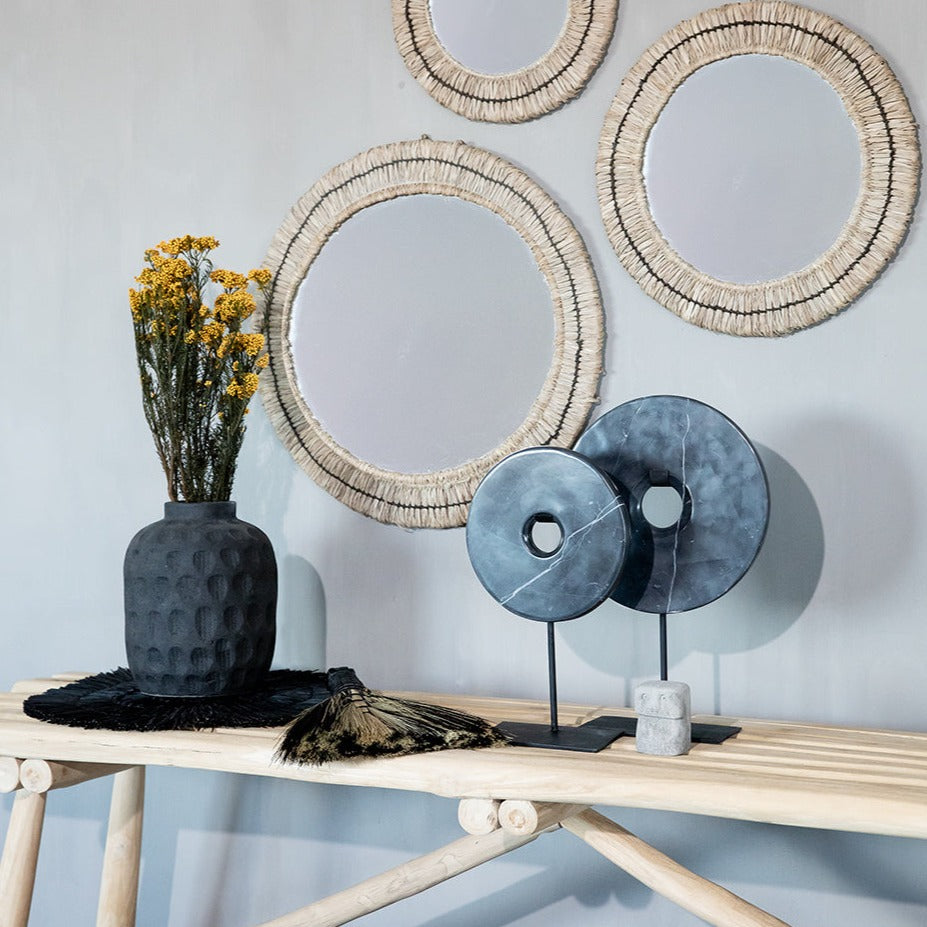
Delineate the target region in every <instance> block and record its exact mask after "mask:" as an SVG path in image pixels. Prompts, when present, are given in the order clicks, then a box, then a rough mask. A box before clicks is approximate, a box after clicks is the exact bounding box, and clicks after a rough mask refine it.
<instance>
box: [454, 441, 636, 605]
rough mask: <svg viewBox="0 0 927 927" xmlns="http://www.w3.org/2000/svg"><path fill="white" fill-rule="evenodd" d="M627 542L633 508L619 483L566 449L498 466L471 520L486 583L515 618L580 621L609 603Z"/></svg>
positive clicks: (474, 551)
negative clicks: (629, 505) (628, 509)
mask: <svg viewBox="0 0 927 927" xmlns="http://www.w3.org/2000/svg"><path fill="white" fill-rule="evenodd" d="M538 529H545V531H544V532H543V533H541V532H539V530H538ZM627 541H628V520H627V513H626V505H625V502H624V500H623V499H622V498H621V496H620V495H619V494H618V492H617V490H616V489H615V486H614V484H613V483H612V481H611V480H610V479H609V477H608V476H606V475H605V474H604V473H602V472H601V471H600V470H599V469H598V468H596V467H595V466H593V465H592V464H591V463H590V462H589V461H588V460H586V459H584V458H583V457H580V456H579V455H578V454H575V453H573V452H572V451H568V450H563V449H561V448H553V447H532V448H527V449H526V450H522V451H518V452H516V453H514V454H510V455H509V456H508V457H506V458H504V459H503V460H502V461H500V462H499V463H498V464H496V466H495V467H493V469H492V470H490V471H489V473H487V474H486V476H485V477H484V478H483V480H482V482H481V483H480V484H479V486H478V487H477V490H476V493H475V494H474V496H473V502H472V503H471V505H470V514H469V516H468V519H467V551H468V553H469V554H470V562H471V563H472V565H473V570H474V572H475V573H476V575H477V577H478V578H479V580H480V582H481V583H482V584H483V586H484V587H485V588H486V590H487V591H488V592H489V594H490V595H491V596H492V597H493V598H494V599H495V600H496V601H497V602H499V603H500V604H501V605H503V606H505V608H507V609H508V610H509V611H511V612H515V614H516V615H521V616H522V617H523V618H531V619H533V620H535V621H565V620H567V619H570V618H578V617H580V615H585V614H586V613H587V612H589V611H592V609H594V608H595V607H596V606H597V605H600V604H601V603H602V602H604V601H605V600H606V599H607V598H608V595H609V592H610V591H611V589H612V587H613V586H614V584H615V582H616V581H617V580H618V577H619V575H620V573H621V569H622V565H623V564H624V559H625V548H626V546H627Z"/></svg>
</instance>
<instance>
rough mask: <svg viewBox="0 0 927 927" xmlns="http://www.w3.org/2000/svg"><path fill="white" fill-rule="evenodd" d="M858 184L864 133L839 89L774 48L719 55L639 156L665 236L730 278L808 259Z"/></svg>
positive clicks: (780, 269)
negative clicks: (773, 51) (768, 51)
mask: <svg viewBox="0 0 927 927" xmlns="http://www.w3.org/2000/svg"><path fill="white" fill-rule="evenodd" d="M797 166H800V169H796V167H797ZM859 180H860V163H859V136H858V135H857V132H856V128H855V126H854V125H853V123H852V121H851V120H850V117H849V115H848V114H847V111H846V107H844V105H843V102H842V101H841V99H840V97H839V96H838V95H837V92H836V91H835V90H834V89H833V87H831V85H830V84H828V83H827V81H825V80H824V79H823V78H822V77H821V76H820V75H819V74H818V73H817V72H816V71H813V70H812V69H811V68H808V67H805V65H803V64H799V63H798V62H796V61H789V60H788V59H787V58H782V57H780V56H776V55H737V56H735V57H733V58H725V59H724V60H723V61H715V62H713V63H712V64H708V65H706V66H705V67H703V68H700V69H699V70H698V71H696V72H695V73H694V74H693V75H692V76H691V77H688V78H686V80H685V81H684V82H683V83H682V84H681V85H680V86H679V88H678V89H677V90H676V92H675V93H674V94H673V95H672V97H671V98H670V100H669V102H668V103H667V104H666V106H665V107H664V108H663V111H662V112H661V113H660V117H659V119H657V122H656V124H655V125H654V127H653V129H652V130H651V132H650V137H649V138H648V139H647V147H646V150H645V152H644V182H645V184H646V188H647V202H648V204H649V206H650V212H651V213H652V215H653V218H654V221H655V222H656V224H657V226H658V227H659V229H660V231H661V233H662V234H663V237H664V238H665V239H666V241H667V243H668V244H669V246H670V247H671V248H672V249H673V250H674V251H675V252H676V253H677V254H678V255H679V256H680V257H681V258H682V259H683V260H685V261H687V262H688V263H689V264H691V265H692V266H693V267H697V268H699V270H701V271H702V272H703V273H705V274H708V275H709V276H711V277H717V278H718V279H720V280H725V281H728V282H731V283H761V282H763V281H766V280H773V279H775V278H776V277H784V276H786V275H787V274H791V273H794V272H795V271H798V270H801V268H803V267H806V266H807V265H808V264H811V263H813V262H814V261H815V260H816V259H817V257H818V255H820V254H823V253H824V252H825V251H827V249H828V248H829V247H830V246H831V245H832V244H833V243H834V242H835V241H836V240H837V238H838V237H839V235H840V231H841V229H843V227H844V226H845V225H846V223H847V221H848V219H849V218H850V215H851V213H852V212H853V206H854V205H855V203H856V197H857V195H858V193H859ZM758 216H762V220H761V221H758V219H757V217H758Z"/></svg>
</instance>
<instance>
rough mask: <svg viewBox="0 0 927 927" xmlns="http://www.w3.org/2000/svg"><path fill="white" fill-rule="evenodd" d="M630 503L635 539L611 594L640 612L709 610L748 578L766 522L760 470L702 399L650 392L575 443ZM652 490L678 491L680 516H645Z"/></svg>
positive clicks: (738, 435)
mask: <svg viewBox="0 0 927 927" xmlns="http://www.w3.org/2000/svg"><path fill="white" fill-rule="evenodd" d="M576 451H577V452H578V453H580V454H582V455H583V456H584V457H587V458H588V459H589V460H591V461H592V462H593V463H594V464H595V465H596V466H598V467H599V468H601V469H602V470H604V471H605V472H606V473H607V474H608V475H609V476H610V477H611V478H612V479H613V480H614V482H615V485H616V486H617V488H618V491H619V492H620V493H621V494H622V496H623V497H624V498H625V499H626V500H627V502H628V517H629V519H630V526H631V536H630V540H629V545H628V551H627V559H626V562H625V568H624V571H623V573H622V574H621V578H620V580H619V581H618V583H617V584H616V585H615V588H614V589H613V590H612V592H611V597H612V598H613V599H615V600H616V601H617V602H620V603H621V604H622V605H627V606H628V607H630V608H634V609H636V610H637V611H641V612H650V613H652V614H661V613H666V614H669V613H671V612H685V611H689V610H690V609H693V608H699V607H700V606H702V605H707V604H708V603H709V602H713V601H714V600H715V599H717V598H719V597H720V596H722V595H724V593H725V592H727V591H728V590H729V589H731V588H732V587H733V586H734V585H735V584H736V583H737V582H738V581H739V580H740V578H741V577H742V576H743V575H744V573H746V572H747V570H748V569H749V567H750V565H751V564H752V563H753V560H754V558H755V557H756V555H757V553H758V552H759V549H760V546H761V545H762V543H763V538H764V537H765V535H766V525H767V523H768V521H769V489H768V486H767V482H766V473H765V471H764V470H763V464H762V463H761V461H760V458H759V456H758V455H757V453H756V451H755V450H754V448H753V445H752V444H751V443H750V441H749V440H748V439H747V436H746V435H745V434H744V433H743V432H742V431H741V430H740V429H739V428H738V427H737V425H735V424H734V423H733V422H732V421H731V420H730V419H729V418H727V416H725V415H723V414H722V413H720V412H719V411H718V410H717V409H713V408H712V407H711V406H708V405H705V403H702V402H699V401H697V400H695V399H688V398H686V397H683V396H648V397H645V398H643V399H635V400H633V401H631V402H626V403H624V404H623V405H620V406H617V407H616V408H614V409H611V410H610V411H609V412H606V413H605V414H604V415H603V416H602V417H601V418H599V419H598V420H597V421H595V422H594V423H593V424H592V425H591V426H590V427H589V428H588V429H587V430H586V431H585V432H584V433H583V435H582V436H581V437H580V439H579V441H577V443H576ZM652 487H672V488H673V489H675V490H676V493H677V494H678V499H677V502H678V503H679V509H680V511H679V514H678V517H677V518H676V519H675V521H673V522H672V523H670V524H663V525H656V524H652V523H651V521H649V520H648V518H647V517H646V516H645V514H644V512H645V510H646V505H647V503H646V502H645V499H644V497H645V496H646V495H647V493H648V491H649V490H650V489H651V488H652Z"/></svg>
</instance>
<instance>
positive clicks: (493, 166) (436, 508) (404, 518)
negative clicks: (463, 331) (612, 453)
mask: <svg viewBox="0 0 927 927" xmlns="http://www.w3.org/2000/svg"><path fill="white" fill-rule="evenodd" d="M416 194H432V195H438V196H447V197H459V198H460V199H462V200H465V201H468V202H470V203H474V204H476V205H478V206H481V207H484V208H486V209H488V210H490V211H491V212H492V213H495V214H496V215H497V216H499V217H501V218H502V219H503V220H504V221H505V222H506V223H508V225H509V226H510V227H511V228H513V229H514V230H515V231H516V232H517V233H518V235H520V236H521V238H522V239H523V241H524V242H525V243H526V244H527V246H528V248H529V249H530V251H531V254H532V255H533V257H534V260H535V261H536V262H537V265H538V268H539V270H540V272H541V273H542V275H543V277H544V279H545V281H546V283H547V285H548V287H549V289H550V295H551V301H552V304H553V311H554V337H553V351H552V358H551V363H550V367H549V370H548V373H547V377H546V379H545V381H544V384H543V386H542V388H541V390H540V393H539V395H538V396H537V398H536V399H535V401H534V403H533V405H532V407H531V409H530V411H529V412H528V415H527V417H526V418H525V419H524V421H523V422H522V423H521V425H520V426H519V427H518V428H517V429H516V430H515V431H514V433H512V434H511V435H509V437H508V438H506V439H505V440H504V441H502V443H501V444H499V445H498V446H497V447H495V448H494V449H493V450H491V451H489V452H488V453H486V454H483V455H482V456H480V457H478V458H477V459H474V460H469V461H465V462H462V463H461V464H460V465H459V466H455V467H452V468H449V469H442V470H437V471H433V472H428V473H398V472H394V471H391V470H386V469H383V468H382V467H378V466H375V465H373V464H371V463H369V462H367V461H365V460H361V459H360V458H359V457H357V456H355V455H354V454H353V453H351V451H350V450H348V449H347V448H345V447H342V446H340V445H339V444H338V443H337V442H336V441H335V440H334V439H333V438H332V437H331V435H330V434H328V433H327V431H326V430H325V428H324V427H323V426H322V425H321V424H320V422H319V420H318V419H317V418H316V416H315V415H314V414H313V411H312V409H310V408H309V405H308V403H307V401H306V398H305V397H304V395H303V393H302V391H301V390H300V388H299V382H298V378H297V375H296V370H295V367H294V359H293V352H292V346H291V336H290V332H291V322H292V317H293V305H294V299H295V297H296V294H297V291H298V290H299V287H300V284H301V283H302V282H303V280H304V279H305V277H306V275H307V273H308V272H309V271H310V268H311V267H312V264H313V262H314V261H315V260H316V258H317V257H318V255H319V253H320V251H321V250H322V249H323V248H324V246H325V244H326V242H327V241H328V240H329V239H330V238H331V236H332V235H333V234H334V233H335V232H336V231H337V230H338V229H339V227H340V226H341V225H342V224H343V223H344V222H346V221H347V220H349V219H350V218H351V217H352V216H354V215H356V214H357V213H358V212H360V211H361V210H363V209H366V208H367V207H369V206H373V205H375V204H377V203H383V202H385V201H388V200H392V199H394V198H396V197H404V196H414V195H416ZM265 266H267V267H268V268H270V270H271V271H272V272H273V274H274V281H273V284H272V287H273V289H272V291H271V293H270V295H269V299H268V301H267V306H266V308H265V312H264V317H263V318H262V319H261V320H260V323H259V324H260V325H261V326H262V327H263V329H264V330H265V332H266V334H267V345H268V353H269V356H270V364H269V367H268V370H267V371H266V373H265V375H264V376H262V377H261V390H262V398H263V401H264V406H265V409H266V410H267V412H268V415H269V418H270V420H271V422H272V423H273V425H274V427H275V429H276V430H277V433H278V435H279V436H280V438H281V440H282V441H283V443H284V444H285V446H286V447H287V449H288V450H289V451H290V453H291V454H292V455H293V456H294V458H295V459H296V461H297V462H298V463H299V464H300V465H301V466H302V468H303V469H304V470H305V471H306V472H307V473H308V474H309V475H310V476H311V477H312V478H313V479H314V480H315V481H316V482H317V483H318V484H319V485H320V486H321V487H322V488H324V489H325V490H327V491H328V492H329V493H331V495H333V496H334V497H335V498H336V499H338V500H340V501H341V502H343V503H345V504H346V505H348V506H350V507H351V508H352V509H354V510H356V511H358V512H361V513H362V514H364V515H368V516H370V517H372V518H375V519H377V520H379V521H383V522H388V523H392V524H397V525H401V526H404V527H410V528H449V527H455V526H459V525H463V524H464V523H465V522H466V518H467V512H468V508H469V504H470V501H471V499H472V497H473V493H474V492H475V490H476V487H477V485H478V484H479V482H480V480H481V479H482V477H483V475H484V474H485V473H486V472H487V471H488V470H489V469H490V468H491V467H492V466H493V465H495V464H496V463H497V462H498V461H500V460H502V458H503V457H506V456H507V455H508V454H511V453H512V452H514V451H516V450H519V449H521V448H524V447H531V446H538V445H556V446H562V447H567V446H569V445H571V444H572V443H573V441H574V440H575V439H576V438H577V436H578V435H579V434H580V433H581V431H582V429H583V427H584V425H585V423H586V420H587V418H588V415H589V412H590V410H591V409H592V407H593V405H594V404H595V402H596V395H597V389H598V383H599V379H600V376H601V373H602V349H603V343H604V321H603V315H602V306H601V300H600V296H599V290H598V284H597V282H596V278H595V274H594V272H593V269H592V264H591V262H590V260H589V257H588V255H587V253H586V249H585V246H584V244H583V241H582V239H581V238H580V236H579V234H578V232H577V231H576V229H575V228H574V227H573V225H572V223H571V222H570V220H569V219H568V218H567V217H566V216H565V215H564V213H563V212H562V211H561V210H560V209H559V207H558V206H557V204H556V203H555V202H554V201H553V199H551V197H550V196H549V195H548V194H547V193H546V192H545V191H544V190H543V189H542V188H541V187H540V186H538V184H537V183H535V182H534V181H533V180H532V179H531V178H530V177H528V176H527V175H526V174H525V173H523V172H522V171H521V170H519V169H518V168H516V167H514V166H513V165H511V164H509V163H508V162H507V161H504V160H502V159H501V158H499V157H497V156H496V155H493V154H491V153H489V152H487V151H483V150H481V149H479V148H474V147H472V146H470V145H467V144H465V143H463V142H444V141H433V140H431V139H427V138H423V139H421V140H416V141H403V142H394V143H391V144H387V145H383V146H380V147H377V148H373V149H371V150H370V151H367V152H365V153H363V154H360V155H358V156H356V157H354V158H352V159H350V160H349V161H346V162H344V163H343V164H340V165H338V166H337V167H335V168H334V169H333V170H331V171H330V172H329V173H328V174H326V175H325V176H324V177H322V179H321V180H319V181H318V182H317V183H316V184H315V185H314V186H313V187H312V188H311V189H310V190H309V191H308V192H307V193H306V194H305V195H304V196H302V197H301V198H300V200H299V201H298V202H297V203H296V205H295V206H294V207H293V209H292V210H291V212H290V214H289V215H288V216H287V218H286V220H285V221H284V222H283V224H282V226H281V227H280V229H279V230H278V232H277V233H276V235H275V237H274V239H273V241H272V243H271V246H270V249H269V252H268V255H267V258H266V260H265ZM436 311H440V309H438V310H436ZM487 388H491V384H487Z"/></svg>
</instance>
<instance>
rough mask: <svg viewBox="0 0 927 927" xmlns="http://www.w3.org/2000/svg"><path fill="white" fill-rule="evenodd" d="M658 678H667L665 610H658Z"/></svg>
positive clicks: (664, 680) (663, 679) (667, 659)
mask: <svg viewBox="0 0 927 927" xmlns="http://www.w3.org/2000/svg"><path fill="white" fill-rule="evenodd" d="M660 679H661V680H662V681H663V682H666V680H667V679H669V658H668V649H667V646H666V612H660Z"/></svg>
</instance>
